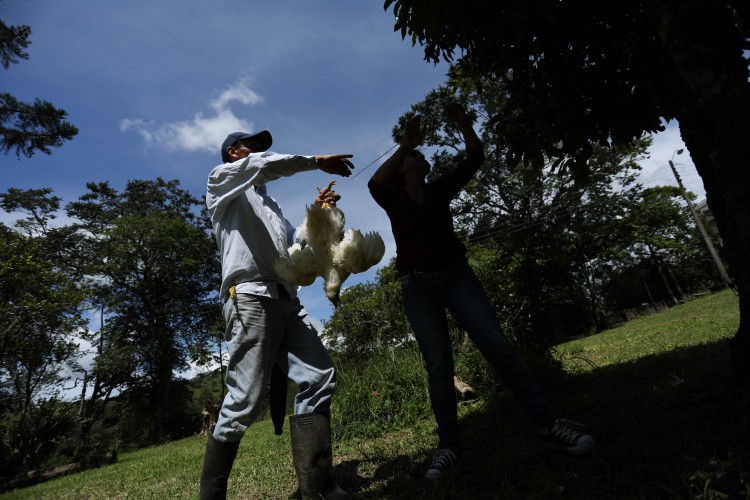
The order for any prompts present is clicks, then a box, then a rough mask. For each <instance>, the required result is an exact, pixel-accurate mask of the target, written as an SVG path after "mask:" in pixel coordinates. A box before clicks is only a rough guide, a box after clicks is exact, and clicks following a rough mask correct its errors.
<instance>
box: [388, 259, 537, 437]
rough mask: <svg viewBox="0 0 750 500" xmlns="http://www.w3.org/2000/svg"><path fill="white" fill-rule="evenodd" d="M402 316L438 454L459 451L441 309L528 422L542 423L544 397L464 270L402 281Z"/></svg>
mask: <svg viewBox="0 0 750 500" xmlns="http://www.w3.org/2000/svg"><path fill="white" fill-rule="evenodd" d="M401 291H402V294H403V298H404V312H405V313H406V317H407V318H408V319H409V323H410V324H411V328H412V330H413V331H414V335H415V337H416V338H417V342H418V343H419V349H420V351H422V356H423V357H424V362H425V367H426V368H427V375H428V386H429V393H430V403H431V404H432V411H433V413H434V414H435V420H436V421H437V426H438V429H437V432H438V437H439V440H440V444H439V446H440V447H441V448H447V447H452V448H455V447H457V446H458V444H459V442H460V439H461V431H460V429H459V426H458V410H457V403H456V393H455V389H454V385H453V375H454V365H453V352H452V349H451V341H450V336H449V334H448V319H447V316H446V312H445V310H446V308H447V309H448V310H449V311H450V313H451V314H452V315H453V318H454V319H455V320H456V322H457V323H458V324H459V325H460V326H461V328H463V329H464V330H466V332H467V333H468V334H469V338H471V340H472V341H473V342H474V344H475V345H476V346H477V347H478V348H479V350H480V351H481V353H482V355H483V356H484V357H485V358H486V359H487V361H489V362H490V364H491V365H492V366H493V367H494V369H495V370H496V371H497V372H498V374H499V375H500V377H501V378H502V379H503V381H504V382H505V384H506V386H507V387H508V388H509V389H510V391H511V392H512V393H513V395H514V397H515V398H516V400H517V401H518V402H519V404H520V405H521V408H522V409H523V411H524V413H525V414H526V417H527V418H528V419H529V421H530V422H537V421H539V420H541V419H546V418H547V415H548V411H547V407H546V403H545V401H544V395H543V394H542V391H541V388H540V387H539V384H538V383H537V382H536V380H535V379H534V377H533V376H532V374H531V372H530V371H529V369H528V367H527V366H526V364H525V363H524V361H523V359H522V358H521V356H520V355H519V354H518V352H517V351H516V349H515V348H514V347H513V345H512V344H511V343H510V341H509V340H508V339H507V337H506V336H505V334H503V331H502V329H501V328H500V325H499V323H498V321H497V317H496V316H495V312H494V310H493V309H492V305H491V304H490V301H489V299H488V298H487V294H486V292H485V290H484V288H483V287H482V285H481V283H480V282H479V279H477V277H476V275H475V274H474V271H473V270H472V269H471V267H470V266H469V264H463V265H460V266H457V267H452V268H448V269H444V270H442V271H435V272H424V273H410V274H408V275H406V276H403V277H402V278H401Z"/></svg>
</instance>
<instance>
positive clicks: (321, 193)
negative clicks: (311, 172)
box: [315, 181, 341, 208]
mask: <svg viewBox="0 0 750 500" xmlns="http://www.w3.org/2000/svg"><path fill="white" fill-rule="evenodd" d="M334 184H336V181H331V182H330V183H328V186H326V187H324V188H323V189H320V188H318V196H317V197H316V198H315V204H316V205H318V206H319V207H324V208H325V207H329V206H330V207H335V206H336V202H337V201H339V200H340V199H341V196H340V195H338V194H336V192H335V191H334V190H333V189H332V188H333V185H334Z"/></svg>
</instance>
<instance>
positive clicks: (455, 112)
mask: <svg viewBox="0 0 750 500" xmlns="http://www.w3.org/2000/svg"><path fill="white" fill-rule="evenodd" d="M445 117H446V118H448V119H449V120H451V121H453V122H456V123H461V121H462V120H466V118H467V117H466V112H465V111H464V108H463V106H461V105H460V104H458V103H457V102H452V103H450V104H448V105H447V106H446V107H445Z"/></svg>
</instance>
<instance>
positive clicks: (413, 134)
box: [401, 115, 422, 150]
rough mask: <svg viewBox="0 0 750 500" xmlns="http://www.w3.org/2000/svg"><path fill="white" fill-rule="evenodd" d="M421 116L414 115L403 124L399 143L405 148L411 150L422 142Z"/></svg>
mask: <svg viewBox="0 0 750 500" xmlns="http://www.w3.org/2000/svg"><path fill="white" fill-rule="evenodd" d="M421 123H422V116H421V115H414V116H412V117H411V118H409V120H408V121H407V122H406V124H405V125H404V135H403V136H402V137H401V145H402V146H403V147H404V148H406V149H407V150H412V149H414V148H416V147H417V146H419V143H420V142H422V128H421Z"/></svg>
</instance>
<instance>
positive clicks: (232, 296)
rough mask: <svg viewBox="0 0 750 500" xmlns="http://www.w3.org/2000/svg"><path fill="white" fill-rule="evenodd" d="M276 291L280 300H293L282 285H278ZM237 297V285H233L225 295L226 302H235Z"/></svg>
mask: <svg viewBox="0 0 750 500" xmlns="http://www.w3.org/2000/svg"><path fill="white" fill-rule="evenodd" d="M276 291H277V292H278V293H279V298H280V299H286V300H291V299H292V297H291V296H290V295H289V292H288V291H287V289H286V287H285V286H284V285H282V284H281V283H276ZM236 296H237V284H233V285H232V286H230V287H229V289H228V290H227V293H225V294H224V302H226V301H227V300H229V299H232V300H234V299H235V297H236Z"/></svg>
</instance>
